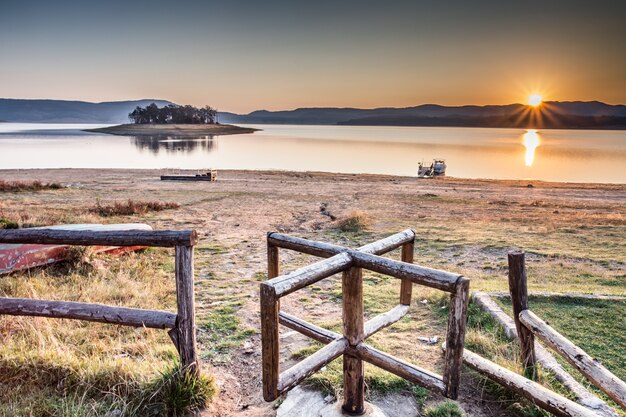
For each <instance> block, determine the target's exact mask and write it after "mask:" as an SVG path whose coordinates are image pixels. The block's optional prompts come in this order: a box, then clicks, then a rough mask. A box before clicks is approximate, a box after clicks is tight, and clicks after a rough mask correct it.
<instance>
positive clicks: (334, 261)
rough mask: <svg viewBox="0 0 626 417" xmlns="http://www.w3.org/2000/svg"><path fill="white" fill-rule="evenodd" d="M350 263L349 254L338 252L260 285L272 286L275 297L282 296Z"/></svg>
mask: <svg viewBox="0 0 626 417" xmlns="http://www.w3.org/2000/svg"><path fill="white" fill-rule="evenodd" d="M351 264H352V259H351V258H350V255H348V254H347V253H340V254H338V255H335V256H333V257H330V258H328V259H324V260H322V261H319V262H316V263H313V264H311V265H307V266H305V267H303V268H300V269H297V270H295V271H293V272H290V273H289V274H286V275H281V276H278V277H276V278H273V279H270V280H269V281H265V282H263V283H262V284H261V286H268V287H272V288H274V293H275V294H276V297H283V296H285V295H287V294H291V293H292V292H294V291H297V290H299V289H300V288H304V287H306V286H307V285H311V284H313V283H315V282H317V281H319V280H321V279H324V278H327V277H329V276H331V275H335V274H336V273H338V272H341V271H343V270H344V269H346V268H349V267H350V265H351Z"/></svg>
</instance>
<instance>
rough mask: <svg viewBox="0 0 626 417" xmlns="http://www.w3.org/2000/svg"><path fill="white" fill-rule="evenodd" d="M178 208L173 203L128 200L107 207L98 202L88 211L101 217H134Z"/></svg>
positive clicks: (178, 205) (176, 204)
mask: <svg viewBox="0 0 626 417" xmlns="http://www.w3.org/2000/svg"><path fill="white" fill-rule="evenodd" d="M179 207H180V204H178V203H174V202H162V201H139V200H137V201H136V200H132V199H130V198H129V199H128V201H126V202H119V201H116V202H114V203H113V204H109V205H102V204H101V203H100V200H98V201H97V202H96V205H95V207H92V208H91V209H89V211H90V212H91V213H95V214H98V215H99V216H102V217H111V216H134V215H136V214H146V213H148V212H151V211H163V210H168V209H177V208H179Z"/></svg>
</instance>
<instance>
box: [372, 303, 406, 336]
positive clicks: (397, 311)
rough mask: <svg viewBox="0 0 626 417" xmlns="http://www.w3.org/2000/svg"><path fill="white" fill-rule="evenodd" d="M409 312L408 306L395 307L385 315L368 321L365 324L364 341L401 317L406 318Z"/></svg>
mask: <svg viewBox="0 0 626 417" xmlns="http://www.w3.org/2000/svg"><path fill="white" fill-rule="evenodd" d="M408 312H409V306H407V305H403V304H400V305H397V306H395V307H394V308H392V309H391V310H389V311H388V312H386V313H383V314H379V315H378V316H376V317H373V318H371V319H369V320H368V321H367V322H365V325H364V328H365V332H364V333H365V336H364V337H365V339H367V338H368V337H370V336H371V335H373V334H374V333H376V332H377V331H379V330H380V329H384V328H385V327H387V326H391V325H392V324H393V323H395V322H397V321H398V320H400V319H401V318H402V317H404V316H406V314H407V313H408Z"/></svg>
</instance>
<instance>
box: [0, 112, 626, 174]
mask: <svg viewBox="0 0 626 417" xmlns="http://www.w3.org/2000/svg"><path fill="white" fill-rule="evenodd" d="M100 126H104V125H75V124H25V123H0V169H15V168H19V169H25V168H187V169H196V168H198V169H199V168H217V169H250V170H294V171H329V172H342V173H372V174H394V175H415V174H416V171H417V165H418V162H420V161H424V162H425V163H428V164H430V162H432V159H433V158H443V159H445V160H446V164H447V165H448V170H447V175H449V176H453V177H461V178H497V179H535V180H545V181H567V182H589V183H621V184H623V183H626V131H604V130H540V131H535V130H522V129H488V128H484V129H483V128H447V127H387V126H385V127H379V126H294V125H246V126H250V127H255V128H258V129H263V130H262V131H258V132H255V133H252V134H243V135H230V136H215V137H208V136H205V137H199V138H192V139H189V138H185V139H181V138H176V137H166V138H159V137H125V136H111V135H104V134H94V133H86V132H82V131H81V129H86V128H92V127H100Z"/></svg>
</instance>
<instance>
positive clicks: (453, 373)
mask: <svg viewBox="0 0 626 417" xmlns="http://www.w3.org/2000/svg"><path fill="white" fill-rule="evenodd" d="M469 283H470V281H469V279H467V278H465V277H460V278H459V279H458V281H457V283H456V289H455V292H454V293H453V294H452V295H451V296H450V311H449V313H448V314H449V315H448V333H447V336H446V359H445V360H446V365H445V370H444V373H443V382H444V384H445V385H446V393H445V395H446V397H448V398H451V399H453V400H456V399H457V397H458V395H459V384H460V382H461V369H462V366H463V347H464V345H465V325H466V323H467V303H468V302H469Z"/></svg>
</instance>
